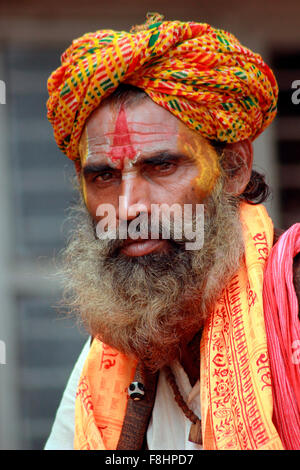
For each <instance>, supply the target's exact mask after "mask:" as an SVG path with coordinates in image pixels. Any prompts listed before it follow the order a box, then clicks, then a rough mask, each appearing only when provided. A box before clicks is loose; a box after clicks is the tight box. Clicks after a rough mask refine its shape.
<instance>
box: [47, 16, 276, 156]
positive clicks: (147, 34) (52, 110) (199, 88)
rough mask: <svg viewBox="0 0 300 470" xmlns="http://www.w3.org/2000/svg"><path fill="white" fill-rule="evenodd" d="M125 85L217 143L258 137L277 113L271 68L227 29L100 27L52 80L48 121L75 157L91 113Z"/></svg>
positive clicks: (79, 42)
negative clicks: (139, 91)
mask: <svg viewBox="0 0 300 470" xmlns="http://www.w3.org/2000/svg"><path fill="white" fill-rule="evenodd" d="M120 83H126V84H131V85H134V86H136V87H139V88H141V89H143V90H144V91H145V92H146V93H147V95H148V96H149V97H150V98H151V99H152V100H153V101H154V102H155V103H157V104H158V105H160V106H162V107H164V108H165V109H167V110H168V111H170V112H171V113H172V114H174V115H175V116H176V117H178V118H179V119H181V121H183V122H184V123H185V124H186V125H187V126H188V127H190V128H191V129H193V130H195V131H197V132H199V133H200V134H202V135H203V136H204V137H206V138H208V139H211V140H219V141H223V142H237V141H240V140H244V139H246V138H250V139H251V140H253V139H254V138H256V137H257V136H258V135H259V134H260V133H261V132H262V131H263V130H264V129H265V128H266V127H267V126H268V125H269V124H270V122H271V121H272V120H273V118H274V116H275V114H276V103H277V96H278V88H277V84H276V80H275V78H274V75H273V73H272V71H271V69H270V68H269V67H268V66H267V65H266V64H265V63H264V61H263V60H262V58H261V56H260V55H259V54H256V53H254V52H252V51H251V50H249V49H247V48H245V47H244V46H242V45H241V44H240V43H239V41H238V40H237V39H236V38H235V37H234V36H233V35H232V34H230V33H228V32H226V31H223V30H221V29H216V28H213V27H212V26H210V25H208V24H205V23H195V22H180V21H158V22H156V23H153V24H151V23H150V24H148V25H145V27H144V28H136V29H135V30H133V31H132V32H129V33H128V32H124V31H122V32H120V31H113V30H100V31H96V32H94V33H87V34H85V35H84V36H82V37H80V38H78V39H76V40H74V41H73V43H72V45H71V46H70V47H69V48H68V49H67V50H66V51H65V52H64V53H63V54H62V56H61V66H60V67H59V68H57V69H56V70H55V71H54V72H53V73H52V74H51V76H50V77H49V80H48V91H49V99H48V102H47V108H48V119H49V120H50V122H51V124H52V126H53V129H54V136H55V140H56V142H57V145H58V146H59V148H60V149H61V150H62V151H63V152H64V153H65V154H66V155H67V156H68V157H69V158H70V159H71V160H76V159H78V158H79V155H78V143H79V140H80V137H81V133H82V130H83V128H84V125H85V122H86V120H87V119H88V117H89V115H90V114H91V113H92V112H93V111H94V110H95V109H96V108H97V107H98V106H99V105H100V103H101V102H102V101H103V99H105V98H107V97H108V96H109V95H110V94H111V93H112V92H113V91H114V90H115V89H116V88H117V87H118V85H119V84H120Z"/></svg>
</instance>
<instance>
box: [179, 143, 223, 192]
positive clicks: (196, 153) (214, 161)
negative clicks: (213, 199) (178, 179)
mask: <svg viewBox="0 0 300 470" xmlns="http://www.w3.org/2000/svg"><path fill="white" fill-rule="evenodd" d="M180 146H181V148H182V150H183V151H184V152H185V153H186V154H187V155H189V156H190V158H191V159H192V160H193V161H194V162H195V174H194V177H193V178H192V180H191V187H192V191H193V193H194V194H195V195H196V197H197V198H199V199H200V200H202V199H204V198H205V197H207V196H209V194H210V193H211V192H212V190H213V188H214V186H215V184H216V182H217V180H218V178H219V176H220V165H219V159H218V155H217V153H216V152H215V150H214V149H213V148H211V146H210V145H209V144H208V143H207V142H206V141H205V140H204V139H200V138H197V137H194V136H192V137H191V136H185V135H183V136H181V138H180Z"/></svg>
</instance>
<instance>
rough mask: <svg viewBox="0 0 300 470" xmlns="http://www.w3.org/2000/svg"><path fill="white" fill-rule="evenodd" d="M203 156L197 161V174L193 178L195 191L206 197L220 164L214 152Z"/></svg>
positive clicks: (214, 180) (216, 176)
mask: <svg viewBox="0 0 300 470" xmlns="http://www.w3.org/2000/svg"><path fill="white" fill-rule="evenodd" d="M210 153H211V155H207V156H205V158H199V160H198V162H197V166H198V170H199V171H198V176H197V177H196V178H195V180H194V186H195V191H196V192H198V193H199V196H200V197H201V198H205V197H207V196H208V195H209V194H210V193H211V192H212V190H213V188H214V186H215V184H216V182H217V180H218V178H219V176H220V166H219V162H218V159H217V157H216V156H215V155H214V152H213V151H212V152H210Z"/></svg>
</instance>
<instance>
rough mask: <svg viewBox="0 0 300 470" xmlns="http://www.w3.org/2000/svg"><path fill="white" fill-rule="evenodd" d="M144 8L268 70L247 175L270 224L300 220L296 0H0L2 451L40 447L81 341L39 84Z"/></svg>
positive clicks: (65, 197) (61, 177)
mask: <svg viewBox="0 0 300 470" xmlns="http://www.w3.org/2000/svg"><path fill="white" fill-rule="evenodd" d="M147 11H159V12H160V13H163V14H164V15H165V17H166V18H167V19H182V20H194V21H199V22H208V23H210V24H212V25H213V26H217V27H221V28H223V29H227V30H229V31H230V32H232V33H234V34H235V35H236V36H237V37H238V38H239V39H240V41H241V42H242V43H243V44H245V45H246V46H248V47H250V48H253V49H254V50H255V51H257V52H259V53H261V54H262V55H263V57H264V58H265V60H266V61H267V62H268V63H269V64H270V65H271V66H272V67H273V69H274V71H275V74H276V76H277V79H278V82H279V86H280V97H279V113H278V117H277V119H276V121H275V122H274V123H273V124H272V125H271V126H270V128H269V129H268V130H267V131H266V132H265V133H264V134H263V135H262V136H261V137H259V139H258V140H257V141H256V142H255V167H256V168H257V169H260V170H262V171H263V172H265V173H266V175H267V180H268V182H269V183H270V185H271V187H272V190H273V194H272V198H271V200H270V202H269V203H268V204H267V205H268V209H269V211H270V213H271V215H272V217H273V220H274V222H275V224H276V225H277V226H278V227H282V228H287V227H288V226H289V225H291V224H292V223H294V222H296V221H298V220H299V201H300V159H299V156H300V150H299V149H300V104H299V105H298V106H297V105H295V104H293V103H292V100H291V97H292V93H293V91H294V90H292V82H293V81H294V80H300V2H299V0H295V1H292V0H285V1H284V2H282V1H275V0H265V1H264V2H262V1H261V0H252V1H251V2H241V1H236V0H227V1H226V2H223V1H220V0H211V1H202V0H197V1H192V0H185V1H182V0H180V1H179V0H172V1H161V0H160V1H157V0H153V1H148V0H139V1H130V0H127V1H122V0H111V1H109V2H103V1H99V0H98V1H92V0H85V1H84V2H83V1H78V0H73V1H58V0H52V1H51V2H41V1H38V0H28V1H25V0H24V1H21V0H20V1H17V0H9V1H8V0H1V3H0V80H3V81H4V83H5V85H6V104H0V241H1V245H0V246H1V250H0V306H1V307H0V340H1V341H3V343H1V344H2V346H3V344H4V345H5V353H6V360H5V362H6V364H0V448H1V449H41V448H43V445H44V443H45V440H46V438H47V436H48V435H49V432H50V429H51V425H52V422H53V419H54V415H55V411H56V408H57V406H58V404H59V401H60V398H61V394H62V391H63V389H64V386H65V384H66V381H67V378H68V376H69V373H70V372H71V369H72V365H73V363H74V361H75V359H76V357H77V356H78V354H79V352H80V349H81V347H82V345H83V343H84V341H85V339H86V334H85V333H84V332H83V331H80V330H79V329H78V328H77V326H76V325H75V323H74V321H71V320H70V319H66V318H64V317H63V316H62V315H61V314H59V307H58V304H59V299H60V295H61V291H60V286H59V282H58V280H57V279H56V277H55V275H54V273H55V270H56V264H57V261H56V259H55V257H56V256H57V254H58V252H59V250H60V249H61V248H62V247H63V246H64V243H65V237H66V234H67V231H68V223H67V222H64V221H65V220H66V216H67V208H68V207H69V205H70V204H71V203H72V201H73V200H74V192H73V189H72V185H71V183H70V179H71V177H72V175H73V168H72V164H71V163H70V162H69V161H68V160H67V158H66V157H65V156H64V155H63V154H62V153H60V151H59V150H58V149H57V148H56V145H55V143H54V139H53V137H52V129H51V127H50V125H49V124H48V122H47V119H46V108H45V103H46V100H47V91H46V81H47V78H48V76H49V74H50V73H51V71H52V70H54V69H55V68H56V67H57V66H58V65H59V56H60V54H61V53H62V52H63V50H64V49H65V48H66V47H67V46H68V45H69V44H70V42H71V40H72V39H74V38H76V37H78V36H80V35H82V34H83V33H85V32H88V31H94V30H96V29H103V28H114V29H128V28H130V26H131V25H132V24H140V23H142V22H143V21H144V18H145V13H146V12H147ZM0 362H1V361H0ZM2 362H4V361H2Z"/></svg>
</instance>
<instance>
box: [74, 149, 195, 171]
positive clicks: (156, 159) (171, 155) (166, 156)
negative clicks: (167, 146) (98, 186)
mask: <svg viewBox="0 0 300 470" xmlns="http://www.w3.org/2000/svg"><path fill="white" fill-rule="evenodd" d="M187 158H189V157H187V155H184V154H182V153H175V152H169V151H163V152H158V153H157V154H156V155H153V156H151V157H144V158H141V159H140V160H139V161H138V162H136V163H135V164H134V165H139V164H145V163H146V164H147V165H159V164H160V163H165V162H168V161H171V160H172V161H178V160H182V159H185V160H186V159H187ZM111 170H116V171H120V170H118V169H117V168H115V167H114V166H113V165H109V164H108V163H90V164H88V165H85V167H84V168H83V174H84V176H88V175H90V174H94V173H101V172H103V171H111Z"/></svg>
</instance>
